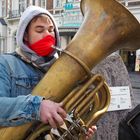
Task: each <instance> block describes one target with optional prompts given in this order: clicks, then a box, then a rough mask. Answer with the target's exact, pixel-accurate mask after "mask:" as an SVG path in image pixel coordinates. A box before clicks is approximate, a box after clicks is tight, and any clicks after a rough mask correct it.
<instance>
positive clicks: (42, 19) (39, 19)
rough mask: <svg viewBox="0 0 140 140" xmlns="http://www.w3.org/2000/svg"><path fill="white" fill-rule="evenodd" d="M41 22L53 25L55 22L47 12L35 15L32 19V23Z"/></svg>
mask: <svg viewBox="0 0 140 140" xmlns="http://www.w3.org/2000/svg"><path fill="white" fill-rule="evenodd" d="M41 22H43V23H46V24H52V25H53V22H52V20H51V18H50V17H49V16H48V15H45V14H41V15H38V16H36V17H34V18H33V19H32V21H31V22H30V24H34V23H41Z"/></svg>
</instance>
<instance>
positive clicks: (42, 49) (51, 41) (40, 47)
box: [29, 35, 55, 56]
mask: <svg viewBox="0 0 140 140" xmlns="http://www.w3.org/2000/svg"><path fill="white" fill-rule="evenodd" d="M54 45H55V38H54V37H53V36H51V35H47V36H46V37H44V38H43V39H41V40H39V41H37V42H35V43H34V44H31V45H29V48H30V49H32V50H33V51H34V52H36V54H38V55H39V56H48V55H50V54H51V53H52V52H53V51H54V49H53V48H52V46H54Z"/></svg>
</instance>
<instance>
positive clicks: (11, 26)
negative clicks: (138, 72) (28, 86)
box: [0, 0, 140, 67]
mask: <svg viewBox="0 0 140 140" xmlns="http://www.w3.org/2000/svg"><path fill="white" fill-rule="evenodd" d="M118 1H119V2H120V3H122V4H123V5H124V6H126V7H127V8H128V10H130V11H131V13H132V14H133V15H134V16H135V17H136V18H137V19H138V20H139V21H140V0H118ZM30 5H36V6H40V7H42V8H46V9H48V10H49V11H50V12H51V13H52V14H53V15H54V18H55V20H56V22H57V24H58V27H59V32H60V36H61V37H60V38H61V47H62V48H65V47H66V46H67V44H68V43H69V42H70V40H71V39H72V38H73V36H74V35H75V33H76V32H77V30H78V29H79V27H80V25H81V23H82V21H83V17H82V14H81V11H80V0H0V53H4V52H12V51H14V50H15V48H16V47H17V45H16V30H17V26H18V22H19V18H20V16H21V14H22V13H23V11H24V10H25V9H26V8H27V7H28V6H30ZM120 54H121V55H122V58H123V60H124V62H125V64H126V66H128V67H129V61H128V60H129V57H130V58H131V56H133V55H132V54H134V56H135V55H136V52H130V51H129V50H127V51H120Z"/></svg>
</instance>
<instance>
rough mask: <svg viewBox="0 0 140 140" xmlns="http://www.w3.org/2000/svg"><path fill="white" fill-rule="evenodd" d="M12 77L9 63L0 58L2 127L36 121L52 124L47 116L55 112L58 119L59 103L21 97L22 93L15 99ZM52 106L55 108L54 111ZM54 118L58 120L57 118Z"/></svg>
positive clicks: (27, 96)
mask: <svg viewBox="0 0 140 140" xmlns="http://www.w3.org/2000/svg"><path fill="white" fill-rule="evenodd" d="M11 75H12V71H11V70H10V67H9V66H8V64H7V62H6V61H4V59H1V58H0V89H1V90H0V112H2V113H1V114H0V125H1V126H16V125H21V124H24V123H27V122H31V121H34V120H41V121H43V122H45V123H48V122H49V123H50V121H48V116H47V114H48V112H51V113H54V112H55V115H56V116H57V117H58V113H57V109H59V108H61V107H60V105H59V104H57V103H54V102H52V105H51V104H50V101H48V100H43V97H40V96H33V95H31V94H29V95H22V96H20V93H18V95H19V96H17V97H13V95H16V94H15V93H12V92H11V91H12V88H13V87H12V86H13V85H12V84H11V83H12V79H11ZM42 100H43V101H42ZM50 106H52V107H54V108H53V110H52V109H51V107H50ZM46 108H47V109H46ZM40 114H41V116H40ZM53 115H54V114H53ZM42 116H43V117H42ZM59 117H60V116H59ZM42 118H43V119H42ZM53 118H54V119H55V120H57V119H56V117H55V116H54V117H53ZM58 121H59V119H58ZM61 123H62V120H61V119H60V122H58V124H61ZM53 127H54V126H53Z"/></svg>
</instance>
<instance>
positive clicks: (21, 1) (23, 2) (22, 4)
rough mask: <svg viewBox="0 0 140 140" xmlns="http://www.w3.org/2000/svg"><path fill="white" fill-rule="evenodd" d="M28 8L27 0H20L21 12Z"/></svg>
mask: <svg viewBox="0 0 140 140" xmlns="http://www.w3.org/2000/svg"><path fill="white" fill-rule="evenodd" d="M25 8H26V2H25V0H19V12H20V13H22V12H23V11H24V10H25Z"/></svg>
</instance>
